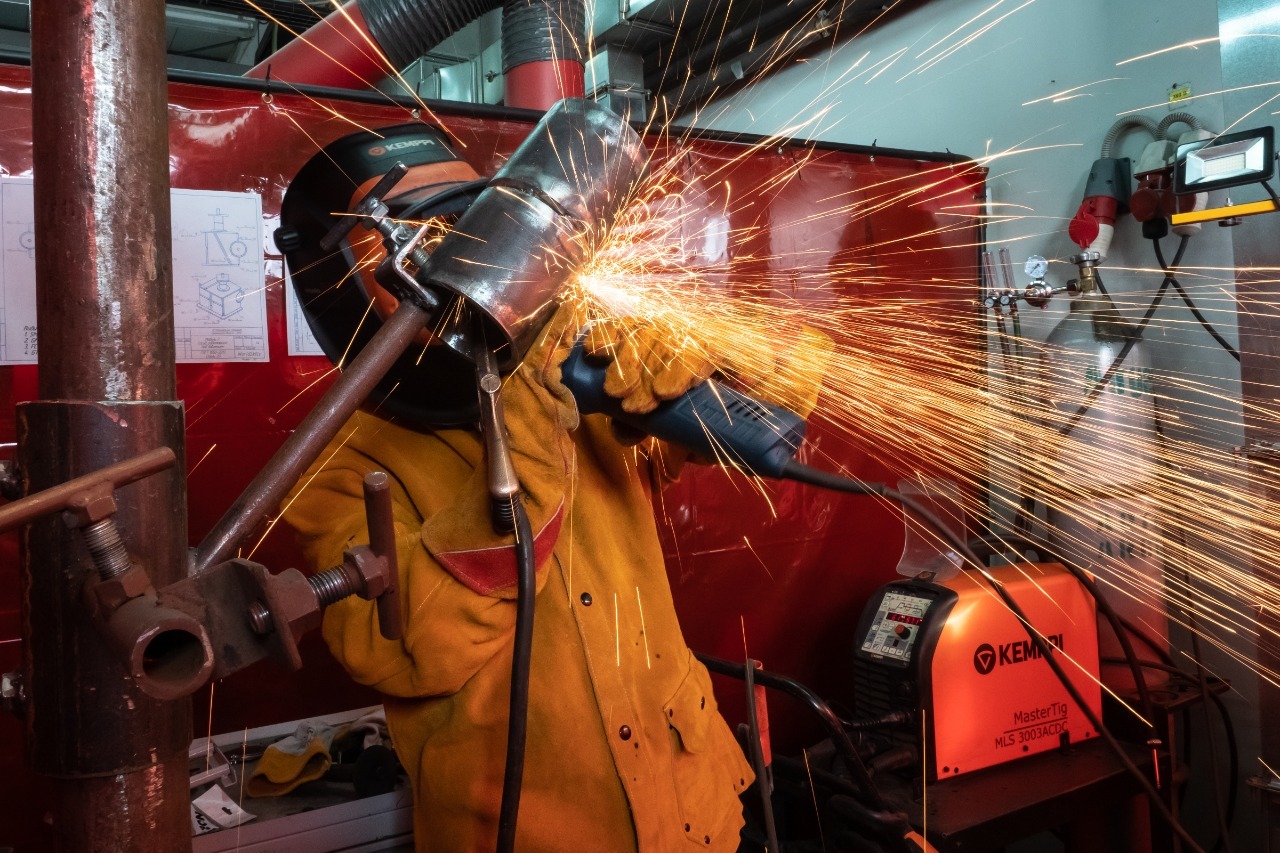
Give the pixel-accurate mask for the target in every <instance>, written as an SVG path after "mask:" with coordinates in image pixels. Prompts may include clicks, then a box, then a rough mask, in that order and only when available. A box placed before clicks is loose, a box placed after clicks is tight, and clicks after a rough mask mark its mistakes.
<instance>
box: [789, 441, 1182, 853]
mask: <svg viewBox="0 0 1280 853" xmlns="http://www.w3.org/2000/svg"><path fill="white" fill-rule="evenodd" d="M783 478H784V479H788V480H796V481H797V482H801V483H809V484H810V485H815V486H821V487H823V488H829V489H833V490H835V491H840V492H846V493H848V494H857V495H877V496H880V497H883V498H885V499H886V500H890V501H893V502H894V503H897V504H899V505H900V506H901V507H902V508H903V509H905V510H907V511H908V512H909V513H911V514H912V515H913V516H915V518H916V520H917V521H918V522H920V523H922V524H924V525H926V526H927V527H929V528H931V529H932V530H933V531H934V533H936V534H937V535H938V536H940V537H941V538H942V539H943V540H945V541H946V542H947V544H948V545H950V546H951V547H952V548H954V549H955V550H956V552H957V553H958V554H959V555H960V556H961V557H963V558H964V559H965V560H967V561H968V562H969V563H970V564H971V565H972V566H973V567H974V568H975V569H976V570H978V571H979V572H980V573H981V574H982V576H983V578H984V579H985V580H986V581H987V584H988V585H989V586H990V587H991V589H992V590H993V591H995V593H996V595H997V596H999V598H1000V600H1001V601H1003V602H1004V604H1005V606H1006V607H1008V608H1009V610H1010V612H1012V613H1013V615H1014V616H1015V617H1016V618H1017V619H1018V621H1019V622H1021V623H1022V627H1023V630H1025V631H1026V633H1027V635H1028V637H1030V639H1031V642H1032V644H1033V645H1034V646H1035V647H1036V649H1037V651H1039V653H1040V656H1041V657H1042V658H1044V661H1045V663H1047V664H1048V665H1049V668H1050V669H1052V670H1053V674H1054V676H1055V677H1056V678H1057V679H1058V681H1059V683H1061V684H1062V687H1063V689H1065V690H1066V691H1067V695H1068V696H1070V697H1071V700H1072V701H1073V702H1074V703H1075V704H1076V707H1077V708H1079V709H1080V712H1081V713H1082V714H1084V716H1085V718H1086V719H1087V720H1088V721H1089V724H1090V725H1092V726H1093V727H1094V728H1095V729H1097V731H1098V733H1099V734H1100V735H1101V736H1102V738H1103V740H1104V741H1106V743H1107V745H1108V747H1110V749H1111V752H1112V753H1113V754H1114V755H1115V757H1116V759H1117V760H1118V761H1119V762H1120V764H1121V765H1122V766H1123V767H1124V769H1125V770H1126V771H1127V772H1128V773H1129V775H1130V776H1132V777H1133V779H1134V780H1135V781H1136V782H1138V784H1139V785H1140V786H1141V787H1142V789H1143V792H1144V793H1145V794H1146V795H1147V798H1148V800H1149V801H1150V805H1151V807H1152V808H1154V809H1155V810H1156V812H1157V813H1158V814H1159V815H1160V817H1161V819H1162V820H1163V821H1164V822H1165V823H1166V824H1167V825H1168V827H1169V829H1171V830H1172V831H1173V833H1174V834H1175V835H1177V836H1178V838H1179V839H1180V840H1181V841H1182V842H1183V843H1184V844H1186V845H1187V848H1188V850H1189V851H1191V853H1205V850H1204V848H1203V847H1201V846H1200V845H1199V844H1198V843H1197V842H1196V840H1195V839H1194V838H1192V837H1191V834H1190V833H1189V832H1187V830H1186V827H1184V826H1183V825H1182V824H1181V823H1180V822H1179V821H1178V819H1177V818H1176V817H1175V816H1174V815H1173V813H1172V812H1171V811H1170V810H1169V807H1168V806H1166V805H1165V803H1164V800H1163V798H1162V797H1161V796H1160V792H1159V791H1158V790H1157V789H1156V787H1155V786H1154V785H1153V784H1152V783H1151V780H1150V779H1148V778H1147V776H1146V774H1145V773H1143V772H1142V770H1141V769H1140V768H1139V767H1138V765H1136V764H1135V763H1134V762H1133V759H1131V758H1130V757H1129V755H1128V753H1126V752H1125V749H1124V747H1123V746H1122V745H1121V744H1120V742H1119V741H1117V740H1116V739H1115V736H1114V735H1112V734H1111V732H1110V730H1108V729H1107V727H1106V725H1104V724H1103V721H1102V718H1101V717H1100V716H1099V715H1098V714H1097V713H1095V712H1094V710H1093V709H1092V708H1091V707H1089V703H1088V702H1087V701H1086V700H1085V698H1084V696H1083V695H1081V693H1080V691H1079V689H1077V688H1076V686H1075V683H1074V682H1073V681H1072V680H1071V677H1070V676H1069V675H1067V672H1066V670H1064V669H1063V668H1062V664H1061V663H1060V662H1059V660H1058V657H1057V655H1056V654H1055V651H1056V650H1055V649H1054V647H1053V646H1052V645H1050V643H1049V641H1048V640H1046V639H1045V638H1044V636H1043V635H1042V634H1041V633H1040V632H1039V631H1037V630H1036V628H1035V626H1034V625H1033V624H1031V620H1030V619H1029V618H1028V617H1027V615H1026V612H1025V611H1024V610H1023V609H1022V607H1021V606H1020V605H1019V604H1018V602H1017V601H1016V600H1015V599H1014V597H1013V596H1012V595H1011V594H1010V593H1009V591H1008V590H1007V589H1005V588H1004V584H1002V583H1000V581H999V580H998V579H996V578H995V577H993V576H992V575H991V574H990V573H989V572H987V571H986V570H985V567H984V566H983V565H982V561H981V560H979V559H978V557H977V555H976V554H974V553H973V551H972V550H971V549H970V548H969V544H968V543H967V542H966V541H965V539H964V537H962V536H959V535H957V534H956V533H955V531H953V530H952V529H951V528H950V527H948V526H947V525H946V523H945V522H944V521H943V520H942V519H940V518H939V517H938V516H937V515H935V514H934V513H933V511H932V510H930V509H929V508H927V507H926V506H924V505H923V504H922V503H920V502H919V501H917V500H916V499H914V498H912V497H911V496H909V495H904V494H902V493H901V492H898V491H896V490H894V489H890V488H889V487H888V486H885V485H884V484H882V483H863V482H859V481H857V480H853V479H850V478H846V477H842V476H840V475H838V474H831V473H829V472H827V471H821V470H818V469H816V468H810V467H809V466H808V465H805V464H803V463H801V462H798V461H796V460H794V459H793V460H791V461H790V462H788V463H787V464H786V466H784V470H783Z"/></svg>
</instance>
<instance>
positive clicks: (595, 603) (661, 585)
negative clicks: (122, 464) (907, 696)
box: [286, 401, 752, 853]
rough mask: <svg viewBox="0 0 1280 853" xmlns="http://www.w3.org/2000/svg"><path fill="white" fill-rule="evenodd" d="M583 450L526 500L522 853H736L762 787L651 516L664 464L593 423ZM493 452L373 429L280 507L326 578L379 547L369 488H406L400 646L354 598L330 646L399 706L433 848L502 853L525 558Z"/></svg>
mask: <svg viewBox="0 0 1280 853" xmlns="http://www.w3.org/2000/svg"><path fill="white" fill-rule="evenodd" d="M510 406H511V402H510V401H509V402H508V407H509V408H508V419H509V421H512V423H513V429H514V428H516V427H515V426H514V424H518V423H519V422H520V419H519V417H518V414H517V417H515V418H514V419H513V417H512V412H511V409H510ZM568 436H569V437H566V441H571V444H572V446H571V448H569V451H570V452H569V453H568V457H567V458H568V461H567V463H566V464H567V467H568V469H569V470H568V476H567V477H565V478H563V479H562V480H561V486H560V487H559V490H560V492H561V494H559V495H557V494H556V489H554V488H553V489H552V490H551V493H550V494H546V493H541V494H540V493H537V490H535V493H534V494H531V495H529V496H528V499H527V500H526V504H527V506H529V514H530V521H531V524H532V526H533V529H534V530H535V531H536V532H537V537H536V539H537V541H536V552H537V556H538V561H539V562H538V568H537V590H538V593H537V605H536V617H535V620H534V637H533V652H532V678H531V685H530V698H529V717H528V721H529V722H528V747H527V752H526V760H525V770H524V788H523V796H522V798H521V804H520V813H519V821H518V824H517V849H518V850H524V851H548V850H592V851H595V850H599V851H611V853H612V851H628V850H639V851H667V850H672V851H679V850H694V849H698V850H713V851H732V850H736V849H737V847H738V843H739V829H740V827H741V825H742V816H741V806H740V803H739V800H738V794H739V793H741V792H742V791H743V790H744V789H745V788H746V787H747V785H748V784H749V783H750V782H751V780H752V775H751V770H750V767H749V765H748V764H747V763H746V761H745V760H744V758H743V756H742V752H741V750H740V748H739V747H738V744H737V742H736V741H735V739H734V737H733V735H732V734H731V733H730V731H729V728H728V726H727V725H726V724H725V722H724V720H723V718H722V717H721V716H720V714H719V712H718V711H717V707H716V700H715V696H714V695H713V694H712V689H711V682H710V679H709V677H708V675H707V671H706V669H705V668H704V667H703V666H702V665H701V664H700V663H698V662H697V660H696V659H695V658H694V657H693V655H692V653H691V652H690V650H689V649H688V647H687V646H686V645H685V642H684V639H683V637H682V636H681V633H680V627H679V625H678V624H677V621H676V613H675V609H674V606H673V604H672V600H671V590H670V587H669V584H668V581H667V576H666V571H665V568H664V564H663V557H662V552H661V549H660V547H659V542H658V535H657V530H656V524H655V519H654V515H653V510H652V505H651V503H650V501H649V489H650V487H651V486H652V484H653V482H654V479H653V478H654V473H653V472H654V469H655V468H661V467H662V466H661V465H657V464H655V463H653V462H650V461H649V460H647V459H646V458H645V457H644V456H643V455H642V454H640V453H638V452H637V451H636V450H635V449H632V448H624V447H622V446H621V445H619V444H618V442H617V441H616V440H615V439H614V438H613V437H612V435H611V433H610V429H609V425H608V422H607V421H606V420H605V419H604V418H602V417H599V416H592V417H587V418H584V419H583V420H582V423H581V425H580V426H579V427H578V428H577V429H576V430H574V431H573V432H572V433H571V434H568ZM548 440H550V438H549V439H548ZM482 458H483V453H482V449H481V444H480V441H479V438H478V436H477V435H476V434H474V433H472V432H467V431H459V430H443V431H438V432H434V433H420V432H414V431H410V430H407V429H403V428H401V427H398V426H396V425H393V424H390V423H387V422H386V421H383V420H380V419H378V418H376V417H373V416H371V415H367V414H359V415H357V416H356V417H355V418H353V419H352V421H351V422H350V423H349V424H348V425H347V427H346V428H345V429H344V430H343V432H342V433H341V434H340V435H339V436H338V437H337V438H336V439H335V441H334V442H333V444H332V445H331V449H330V451H329V452H327V453H326V454H324V455H323V456H322V457H321V458H320V460H319V461H318V462H317V464H316V466H314V467H313V470H312V471H311V472H309V473H308V475H306V476H305V477H304V478H303V479H302V480H301V481H300V483H299V486H298V488H297V490H296V495H295V497H294V499H293V503H292V504H291V505H290V506H289V507H288V509H287V510H286V518H287V520H288V521H289V522H290V523H291V524H292V525H293V526H294V527H295V528H296V529H297V531H298V532H299V534H300V537H301V541H302V544H303V546H304V548H305V550H306V552H307V556H308V558H309V559H310V560H311V562H312V564H313V565H314V566H315V567H317V568H319V567H325V566H329V565H333V564H335V563H337V562H338V561H339V560H340V559H341V554H342V551H343V550H344V549H345V548H348V547H350V546H352V545H356V544H361V543H363V542H365V541H367V533H366V531H365V523H364V510H363V505H362V503H361V498H360V495H361V480H362V478H363V476H364V475H365V474H366V473H367V472H369V471H372V470H383V471H386V472H388V473H389V474H390V475H391V477H392V481H393V484H394V503H395V517H396V527H397V533H398V537H397V545H398V548H399V561H400V571H401V597H402V602H403V606H404V615H405V624H406V629H405V635H404V639H403V640H402V641H395V642H392V641H388V640H385V639H383V638H382V637H381V636H380V634H379V632H378V624H377V618H376V614H375V608H374V605H373V604H371V603H369V602H366V601H362V600H360V599H357V598H350V599H347V600H346V601H343V602H340V603H338V604H336V605H334V606H333V607H331V608H329V610H328V612H327V613H326V614H325V620H324V637H325V639H326V641H327V642H328V644H329V647H330V648H331V649H332V651H333V653H334V655H335V656H336V657H337V658H338V660H339V661H340V662H341V663H342V664H343V665H344V666H345V667H346V669H347V670H348V671H349V672H350V673H351V675H352V677H353V678H355V680H356V681H358V682H361V683H363V684H367V685H371V686H372V687H374V688H376V689H377V690H379V691H381V692H382V693H383V694H384V695H385V705H386V711H387V722H388V724H389V728H390V731H391V735H392V740H393V741H394V745H395V749H396V753H397V754H398V755H399V757H400V760H401V762H402V763H403V764H404V766H405V768H406V770H407V771H408V773H409V774H410V777H411V780H412V783H413V788H414V791H415V800H416V813H415V819H414V828H415V834H416V844H417V849H418V850H422V851H450V853H453V852H454V851H490V850H493V849H494V844H495V841H496V838H497V821H498V810H499V803H500V800H501V791H502V777H503V766H504V758H505V750H506V739H507V721H508V702H509V689H510V675H511V659H512V637H513V634H514V627H515V612H516V608H515V602H514V601H513V598H514V596H515V585H514V580H515V558H514V555H513V552H512V549H511V548H510V546H509V544H508V543H509V542H510V541H511V539H510V537H507V538H506V539H505V540H502V539H499V538H498V537H496V536H494V535H493V534H492V532H491V530H490V528H489V515H488V509H487V507H486V506H484V505H483V500H482V489H478V488H476V478H477V477H481V476H483V464H482ZM521 473H522V479H524V472H523V471H522V472H521ZM664 473H665V472H664ZM551 479H552V480H554V478H551ZM544 491H545V490H544ZM477 495H481V497H477ZM557 498H559V500H557ZM469 540H470V541H469Z"/></svg>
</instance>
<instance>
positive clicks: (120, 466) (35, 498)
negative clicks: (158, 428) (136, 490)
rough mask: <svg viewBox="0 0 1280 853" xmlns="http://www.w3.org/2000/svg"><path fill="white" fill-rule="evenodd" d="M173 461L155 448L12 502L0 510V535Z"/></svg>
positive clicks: (169, 452)
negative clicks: (82, 496) (101, 488)
mask: <svg viewBox="0 0 1280 853" xmlns="http://www.w3.org/2000/svg"><path fill="white" fill-rule="evenodd" d="M177 458H178V457H176V456H174V454H173V451H172V450H170V449H169V448H167V447H158V448H156V449H155V450H150V451H147V452H146V453H142V454H139V455H138V456H134V457H132V458H129V459H125V460H124V461H122V462H117V463H116V464H114V465H108V466H107V467H106V468H102V469H100V470H98V471H94V472H93V473H92V474H86V475H84V476H83V477H76V478H75V479H74V480H68V481H67V482H65V483H59V484H58V485H56V486H54V487H52V488H49V489H44V490H43V491H41V492H39V493H37V494H34V495H30V496H29V497H26V498H23V499H22V500H18V501H14V502H13V503H11V504H7V505H5V506H3V507H0V533H4V532H5V531H7V530H12V529H13V528H15V527H19V526H21V525H23V524H28V523H30V522H32V521H34V520H35V519H37V518H40V517H41V516H43V515H48V514H50V513H53V512H58V511H59V510H63V509H66V508H67V507H68V506H70V505H71V503H72V501H74V500H75V499H76V497H77V496H79V495H80V494H82V493H84V492H87V491H90V490H92V489H93V488H95V487H97V486H101V485H103V484H105V483H109V484H110V485H112V486H114V487H116V488H119V487H120V486H127V485H129V484H130V483H133V482H136V481H138V480H141V479H142V478H143V477H149V476H151V475H152V474H156V473H159V472H160V471H163V470H165V469H166V468H169V467H171V466H172V465H173V463H174V462H175V461H176V460H177Z"/></svg>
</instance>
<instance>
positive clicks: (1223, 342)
mask: <svg viewBox="0 0 1280 853" xmlns="http://www.w3.org/2000/svg"><path fill="white" fill-rule="evenodd" d="M1186 242H1187V238H1186V237H1183V238H1182V243H1181V244H1180V245H1179V248H1178V254H1177V256H1176V257H1174V259H1173V264H1172V265H1170V264H1166V263H1165V262H1164V250H1163V249H1161V248H1160V240H1159V238H1154V239H1152V241H1151V245H1152V247H1153V248H1154V249H1155V250H1156V260H1157V261H1158V262H1159V263H1160V268H1161V269H1162V270H1164V273H1165V280H1166V281H1168V282H1170V283H1171V284H1173V288H1174V290H1176V291H1178V295H1179V296H1181V297H1182V301H1183V302H1185V303H1186V304H1187V307H1188V308H1190V309H1191V316H1193V317H1195V318H1196V322H1197V323H1199V324H1200V325H1201V326H1202V327H1203V328H1204V330H1205V331H1206V332H1208V333H1209V334H1210V335H1211V336H1212V337H1213V339H1214V340H1215V341H1217V342H1218V346H1220V347H1222V348H1223V349H1224V350H1226V351H1227V353H1228V354H1229V355H1230V356H1231V357H1232V358H1234V359H1235V360H1236V361H1239V360H1240V353H1239V352H1237V351H1236V348H1235V347H1233V346H1231V344H1230V343H1229V342H1228V341H1227V339H1226V338H1224V337H1223V336H1222V334H1221V333H1220V332H1218V330H1217V329H1215V328H1214V327H1213V326H1212V325H1211V324H1210V323H1209V321H1208V320H1206V319H1205V317H1204V315H1203V314H1201V313H1200V309H1199V308H1197V307H1196V304H1195V303H1194V302H1192V301H1191V295H1190V294H1189V293H1187V291H1186V289H1185V288H1183V286H1182V284H1181V282H1179V281H1178V279H1177V276H1176V275H1175V274H1176V273H1177V269H1176V268H1177V266H1178V261H1180V260H1181V259H1182V246H1185V245H1186Z"/></svg>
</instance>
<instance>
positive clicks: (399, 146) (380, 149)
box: [369, 137, 436, 157]
mask: <svg viewBox="0 0 1280 853" xmlns="http://www.w3.org/2000/svg"><path fill="white" fill-rule="evenodd" d="M435 144H436V141H435V140H434V139H427V138H425V137H424V138H422V139H405V140H402V141H400V142H388V143H387V144H386V145H375V146H373V147H372V148H370V149H369V156H370V157H381V156H382V155H383V154H387V153H389V152H391V151H404V150H405V149H406V148H422V147H424V146H426V147H428V148H430V147H432V146H434V145H435Z"/></svg>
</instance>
